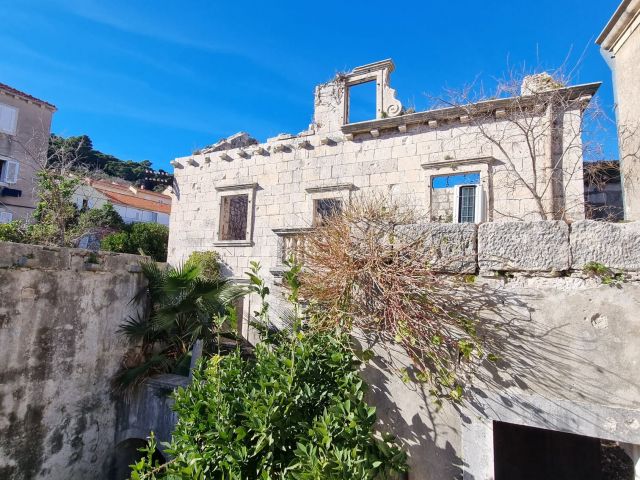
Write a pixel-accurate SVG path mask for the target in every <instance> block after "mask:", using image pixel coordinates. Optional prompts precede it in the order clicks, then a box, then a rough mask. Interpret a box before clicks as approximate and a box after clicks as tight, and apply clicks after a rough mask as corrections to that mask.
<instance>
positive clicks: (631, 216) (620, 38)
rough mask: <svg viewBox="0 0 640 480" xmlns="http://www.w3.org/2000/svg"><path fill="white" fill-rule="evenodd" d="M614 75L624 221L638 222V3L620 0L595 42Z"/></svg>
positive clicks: (639, 22)
mask: <svg viewBox="0 0 640 480" xmlns="http://www.w3.org/2000/svg"><path fill="white" fill-rule="evenodd" d="M596 43H597V44H598V45H600V49H601V53H602V56H603V57H604V59H605V61H606V62H607V64H608V65H609V67H610V68H611V72H612V74H613V91H614V95H615V110H616V121H617V124H618V146H619V149H620V171H621V173H622V188H623V196H624V198H623V203H624V218H625V220H640V0H623V1H622V2H621V3H620V5H619V6H618V9H617V10H616V11H615V13H614V14H613V16H612V17H611V19H610V20H609V22H608V23H607V25H606V26H605V27H604V30H603V31H602V33H601V34H600V36H599V37H598V39H597V40H596Z"/></svg>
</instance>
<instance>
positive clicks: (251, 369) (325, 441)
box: [131, 267, 406, 480]
mask: <svg viewBox="0 0 640 480" xmlns="http://www.w3.org/2000/svg"><path fill="white" fill-rule="evenodd" d="M257 270H258V268H257V267H256V268H255V269H254V271H253V272H252V273H251V275H250V279H251V281H252V285H254V287H255V289H256V291H257V289H260V288H261V282H260V281H259V278H258V277H257V275H256V272H257ZM296 271H299V269H298V270H296ZM285 281H288V282H289V284H290V287H291V286H293V288H291V294H290V295H289V299H290V300H291V301H292V302H293V305H294V309H293V311H294V315H295V320H294V326H293V329H292V331H291V332H290V333H289V334H288V335H287V334H284V335H280V336H279V337H278V338H279V341H278V342H275V343H274V342H273V341H264V342H262V343H259V344H258V345H257V346H256V348H255V352H254V357H253V358H250V359H246V358H243V356H242V355H241V354H240V352H239V351H235V352H233V353H231V354H229V355H226V356H220V355H214V356H212V357H211V358H210V359H209V360H208V361H206V362H203V363H201V366H200V370H199V371H197V372H195V374H194V381H193V382H192V384H191V385H190V386H189V387H187V388H186V389H179V390H178V391H177V392H176V394H175V405H174V409H175V411H176V412H177V413H178V417H179V419H178V423H177V425H176V428H175V430H174V433H173V439H172V442H171V444H170V446H169V448H168V450H167V452H168V453H169V454H170V455H171V456H172V460H170V461H169V462H168V463H166V464H164V465H158V464H155V463H154V462H153V460H152V457H151V456H150V455H149V456H147V458H143V459H142V460H140V461H139V462H138V463H136V464H135V465H133V472H132V477H131V478H132V479H138V480H141V479H154V478H155V479H158V478H164V479H172V480H175V479H205V478H206V479H220V480H222V479H238V480H240V479H243V480H254V479H255V480H257V479H301V480H302V479H309V480H316V479H317V480H320V479H379V478H385V477H387V476H388V475H390V474H393V473H395V472H403V471H406V455H405V453H404V452H402V451H401V450H400V449H399V448H398V447H397V446H396V444H395V443H394V440H393V438H392V437H390V436H388V435H385V434H383V435H377V434H376V433H375V431H374V425H375V423H376V410H375V408H373V407H370V406H368V405H367V404H366V402H365V401H364V395H365V390H366V385H365V383H364V382H363V381H362V379H361V378H360V375H359V373H358V366H359V364H358V361H357V359H356V357H355V356H354V354H353V351H352V349H351V346H350V338H349V336H348V335H346V334H345V333H343V332H341V331H338V330H332V331H304V330H303V329H302V328H301V326H300V325H301V321H300V316H299V315H298V312H299V308H298V303H297V288H298V286H299V284H298V283H297V279H296V278H295V275H289V276H288V277H287V276H285ZM263 290H264V289H263ZM263 293H265V296H266V292H264V291H263ZM263 302H264V296H263ZM257 313H259V315H258V317H259V318H262V319H264V318H265V316H266V314H265V312H263V311H261V312H257ZM153 442H154V440H153V439H152V442H151V444H150V445H149V447H148V449H147V450H148V451H149V452H152V451H153V450H154V449H155V445H154V443H153Z"/></svg>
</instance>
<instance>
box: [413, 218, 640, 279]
mask: <svg viewBox="0 0 640 480" xmlns="http://www.w3.org/2000/svg"><path fill="white" fill-rule="evenodd" d="M401 229H402V231H403V232H404V233H409V234H411V235H412V236H413V235H420V236H423V237H424V238H425V239H427V244H426V248H428V249H432V251H433V263H434V268H435V269H437V270H439V271H441V272H445V273H480V274H491V273H495V272H527V273H529V274H531V275H534V274H536V273H538V274H545V275H547V274H555V275H560V274H561V273H570V272H572V271H580V270H582V269H583V267H584V266H585V265H586V264H587V263H590V262H597V263H601V264H603V265H605V266H607V267H609V268H613V269H618V270H624V271H628V272H636V271H639V270H640V223H637V222H634V223H606V222H597V221H593V220H581V221H578V222H575V223H572V224H567V223H565V222H562V221H540V222H489V223H483V224H480V225H478V226H476V225H473V224H440V223H427V224H423V225H410V226H403V227H401Z"/></svg>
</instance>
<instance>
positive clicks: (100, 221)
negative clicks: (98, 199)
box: [77, 203, 125, 234]
mask: <svg viewBox="0 0 640 480" xmlns="http://www.w3.org/2000/svg"><path fill="white" fill-rule="evenodd" d="M124 227H125V223H124V220H122V217H121V216H120V214H119V213H118V212H117V211H116V209H115V208H113V205H111V204H110V203H105V204H104V205H103V206H101V207H100V208H93V209H90V210H87V211H85V212H82V213H81V214H80V217H79V218H78V225H77V231H78V233H79V234H83V233H85V232H87V231H89V230H91V229H95V228H111V229H114V230H122V229H123V228H124Z"/></svg>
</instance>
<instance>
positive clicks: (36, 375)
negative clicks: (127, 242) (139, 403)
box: [0, 242, 144, 480]
mask: <svg viewBox="0 0 640 480" xmlns="http://www.w3.org/2000/svg"><path fill="white" fill-rule="evenodd" d="M140 259H141V257H139V256H136V255H125V254H112V253H99V254H95V253H92V252H89V251H87V250H80V249H68V248H56V247H41V246H34V245H21V244H15V243H5V242H0V278H1V281H0V478H2V479H12V480H31V479H36V478H41V479H51V480H80V479H87V478H96V479H97V478H111V471H112V465H113V462H112V460H113V459H112V455H113V452H114V447H115V445H114V441H115V429H116V407H115V403H114V401H113V400H112V396H111V392H110V379H111V377H112V375H113V374H114V373H115V372H116V370H117V369H118V367H119V364H120V361H121V359H122V356H123V354H124V353H125V352H126V350H127V348H128V346H127V345H126V344H125V342H124V340H123V339H122V337H121V335H119V334H118V333H117V329H118V326H119V325H120V324H121V323H122V322H123V321H124V320H125V319H126V318H127V317H128V316H129V315H133V314H134V311H133V307H132V305H131V304H130V303H129V301H130V299H131V298H132V297H133V295H134V294H135V293H136V292H137V291H138V290H139V289H140V288H141V287H142V286H143V285H144V283H143V282H144V279H143V277H142V275H141V273H139V272H140V267H139V264H138V262H139V260H140Z"/></svg>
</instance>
